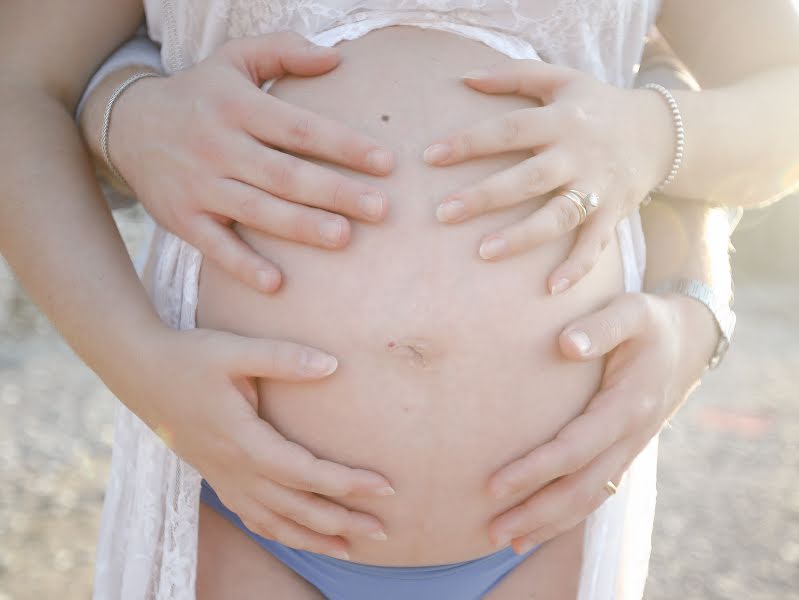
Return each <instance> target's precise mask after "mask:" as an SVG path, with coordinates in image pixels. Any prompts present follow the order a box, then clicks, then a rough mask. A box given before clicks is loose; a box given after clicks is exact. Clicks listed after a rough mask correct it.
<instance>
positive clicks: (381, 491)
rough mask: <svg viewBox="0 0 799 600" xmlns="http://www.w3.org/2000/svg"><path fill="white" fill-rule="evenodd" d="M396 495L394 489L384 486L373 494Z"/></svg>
mask: <svg viewBox="0 0 799 600" xmlns="http://www.w3.org/2000/svg"><path fill="white" fill-rule="evenodd" d="M396 493H397V492H395V491H394V488H393V487H391V486H386V487H382V488H380V489H377V490H375V494H377V495H378V496H393V495H394V494H396Z"/></svg>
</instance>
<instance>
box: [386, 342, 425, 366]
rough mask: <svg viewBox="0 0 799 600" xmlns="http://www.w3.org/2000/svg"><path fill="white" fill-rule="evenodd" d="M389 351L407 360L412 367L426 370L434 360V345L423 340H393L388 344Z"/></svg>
mask: <svg viewBox="0 0 799 600" xmlns="http://www.w3.org/2000/svg"><path fill="white" fill-rule="evenodd" d="M386 347H387V348H388V351H389V352H391V353H392V354H393V355H395V356H397V357H398V358H404V359H406V360H407V361H408V362H409V363H410V364H411V365H412V366H414V367H421V368H423V369H426V368H427V367H429V366H430V362H431V359H432V354H433V352H432V345H431V344H430V342H428V341H426V340H422V339H417V338H414V339H401V340H398V341H394V340H391V341H389V342H388V344H386Z"/></svg>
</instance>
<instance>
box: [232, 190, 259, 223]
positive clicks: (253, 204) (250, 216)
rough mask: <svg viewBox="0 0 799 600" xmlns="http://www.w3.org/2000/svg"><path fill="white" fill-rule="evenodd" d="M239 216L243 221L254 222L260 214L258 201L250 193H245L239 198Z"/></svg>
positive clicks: (239, 219)
mask: <svg viewBox="0 0 799 600" xmlns="http://www.w3.org/2000/svg"><path fill="white" fill-rule="evenodd" d="M236 204H237V207H236V208H237V210H238V218H237V219H236V220H237V221H240V222H242V223H252V222H254V221H255V220H256V217H257V216H258V203H257V201H256V199H255V198H253V197H252V196H251V195H250V194H247V193H244V194H241V196H240V197H239V198H238V200H237V203H236Z"/></svg>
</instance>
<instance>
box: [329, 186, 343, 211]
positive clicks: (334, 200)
mask: <svg viewBox="0 0 799 600" xmlns="http://www.w3.org/2000/svg"><path fill="white" fill-rule="evenodd" d="M344 191H345V186H344V182H343V181H337V182H336V184H335V186H334V187H333V191H332V194H331V196H330V207H331V209H332V210H333V212H341V211H343V210H344V208H345V204H346V202H345V194H344Z"/></svg>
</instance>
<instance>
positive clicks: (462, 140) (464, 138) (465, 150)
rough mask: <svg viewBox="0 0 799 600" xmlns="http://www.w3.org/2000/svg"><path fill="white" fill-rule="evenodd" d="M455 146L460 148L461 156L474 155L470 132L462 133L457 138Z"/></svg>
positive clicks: (472, 139)
mask: <svg viewBox="0 0 799 600" xmlns="http://www.w3.org/2000/svg"><path fill="white" fill-rule="evenodd" d="M457 147H458V148H459V149H460V154H461V157H462V158H469V157H471V156H473V155H474V138H473V137H472V134H471V133H464V134H462V135H461V136H460V137H459V138H458V144H457Z"/></svg>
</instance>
